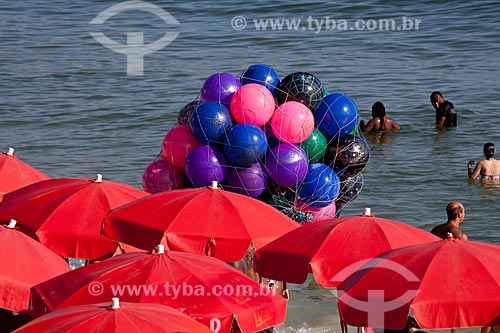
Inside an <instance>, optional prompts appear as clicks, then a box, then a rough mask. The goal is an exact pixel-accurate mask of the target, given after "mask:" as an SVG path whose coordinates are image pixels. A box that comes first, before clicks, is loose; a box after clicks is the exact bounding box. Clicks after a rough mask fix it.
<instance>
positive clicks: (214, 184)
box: [212, 180, 218, 190]
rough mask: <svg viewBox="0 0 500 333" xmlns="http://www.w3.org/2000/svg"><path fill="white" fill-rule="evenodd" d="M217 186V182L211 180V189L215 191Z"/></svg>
mask: <svg viewBox="0 0 500 333" xmlns="http://www.w3.org/2000/svg"><path fill="white" fill-rule="evenodd" d="M217 185H218V183H217V181H216V180H212V188H213V189H214V190H216V189H217V188H218V187H217Z"/></svg>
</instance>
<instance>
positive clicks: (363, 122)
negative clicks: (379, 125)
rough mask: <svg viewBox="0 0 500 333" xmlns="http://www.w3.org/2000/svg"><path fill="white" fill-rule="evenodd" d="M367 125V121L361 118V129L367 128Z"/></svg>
mask: <svg viewBox="0 0 500 333" xmlns="http://www.w3.org/2000/svg"><path fill="white" fill-rule="evenodd" d="M365 126H366V125H365V121H364V120H363V119H361V120H360V121H359V129H360V130H363V129H364V128H365Z"/></svg>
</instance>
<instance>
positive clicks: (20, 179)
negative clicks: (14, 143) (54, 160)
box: [0, 148, 50, 202]
mask: <svg viewBox="0 0 500 333" xmlns="http://www.w3.org/2000/svg"><path fill="white" fill-rule="evenodd" d="M46 179H50V177H49V176H47V175H46V174H44V173H43V172H41V171H38V170H37V169H35V168H33V167H32V166H30V165H28V164H26V163H24V162H23V161H21V160H20V159H18V158H17V157H16V155H14V148H9V151H8V152H6V153H2V154H0V202H2V198H3V196H4V194H5V193H8V192H12V191H14V190H17V189H18V188H21V187H23V186H26V185H30V184H33V183H36V182H39V181H41V180H46Z"/></svg>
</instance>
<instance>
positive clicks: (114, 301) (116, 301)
mask: <svg viewBox="0 0 500 333" xmlns="http://www.w3.org/2000/svg"><path fill="white" fill-rule="evenodd" d="M119 308H120V299H119V298H118V297H113V298H112V299H111V309H113V310H117V309H119Z"/></svg>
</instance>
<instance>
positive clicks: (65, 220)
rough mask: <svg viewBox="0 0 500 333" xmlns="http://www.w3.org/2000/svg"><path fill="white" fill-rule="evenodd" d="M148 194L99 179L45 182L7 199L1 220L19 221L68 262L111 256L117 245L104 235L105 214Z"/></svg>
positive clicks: (8, 195) (61, 179) (20, 190)
mask: <svg viewBox="0 0 500 333" xmlns="http://www.w3.org/2000/svg"><path fill="white" fill-rule="evenodd" d="M147 195H149V194H148V193H146V192H143V191H139V190H137V189H135V188H133V187H131V186H129V185H126V184H122V183H117V182H110V181H106V180H102V181H96V180H94V179H76V178H59V179H49V180H44V181H41V182H38V183H35V184H32V185H29V186H25V187H23V188H21V189H19V190H16V191H13V192H10V193H8V194H6V195H5V197H4V201H3V202H2V205H1V206H0V221H2V222H8V221H9V220H10V219H12V218H14V219H16V220H17V223H18V224H17V225H18V226H19V230H20V231H22V232H24V233H26V234H27V235H28V236H30V237H35V235H36V238H37V239H38V240H39V241H40V242H41V243H42V244H44V245H46V246H47V247H49V248H50V249H52V250H53V251H54V252H56V253H58V254H59V255H61V256H63V257H66V258H83V259H88V260H95V259H101V258H103V257H109V256H111V255H112V254H113V253H114V252H115V250H116V248H117V244H116V242H113V241H111V240H109V239H107V238H105V237H103V236H101V226H102V219H103V217H104V216H105V215H106V213H107V212H108V211H109V210H110V209H112V208H116V207H118V206H121V205H123V204H126V203H129V202H131V201H133V200H135V199H137V198H142V197H144V196H147Z"/></svg>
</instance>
